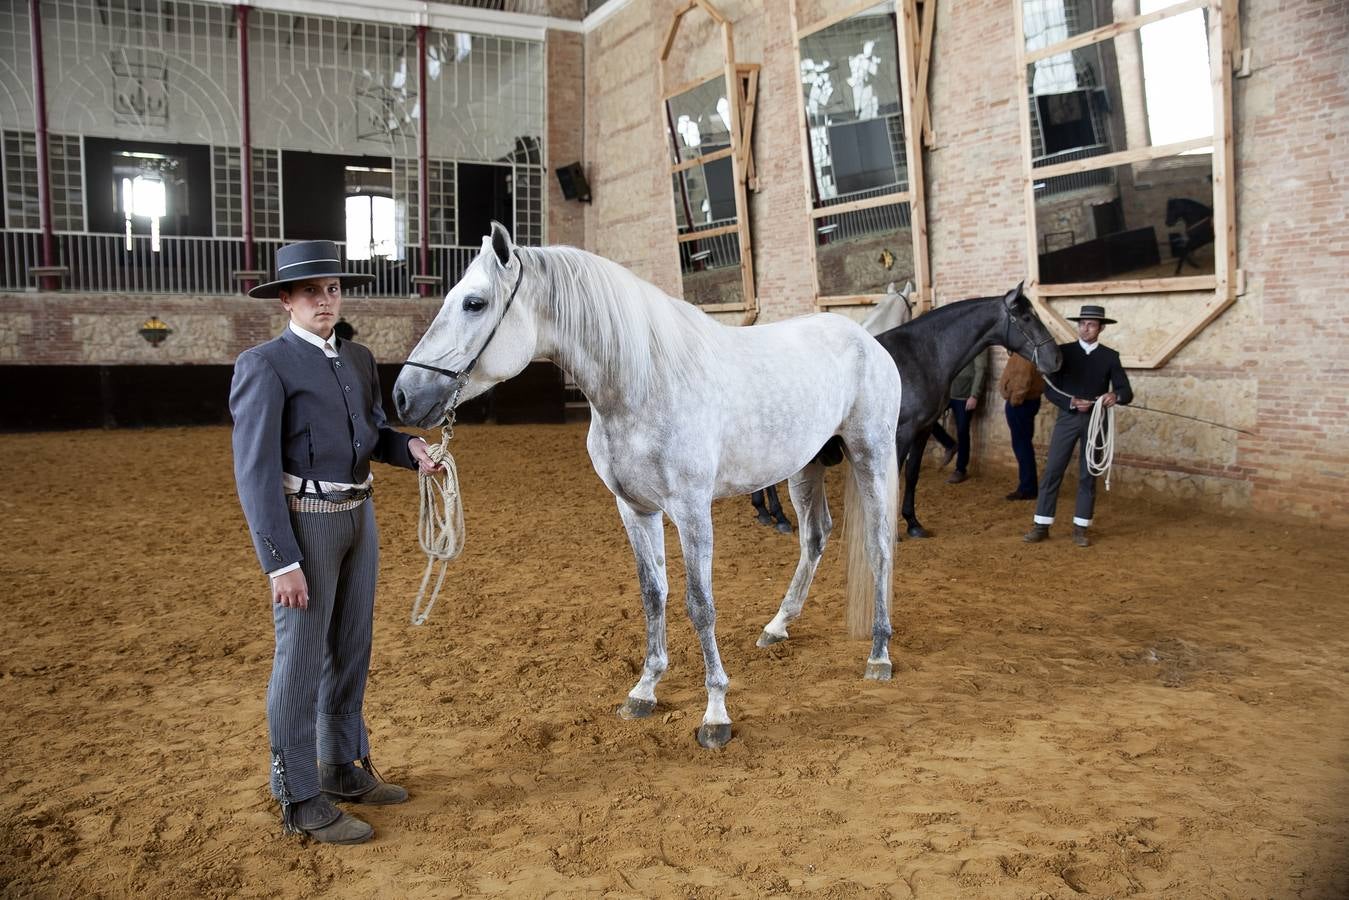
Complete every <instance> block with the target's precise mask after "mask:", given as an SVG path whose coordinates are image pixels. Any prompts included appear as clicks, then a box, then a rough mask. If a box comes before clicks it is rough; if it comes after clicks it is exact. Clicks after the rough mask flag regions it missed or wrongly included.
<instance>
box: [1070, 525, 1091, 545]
mask: <svg viewBox="0 0 1349 900" xmlns="http://www.w3.org/2000/svg"><path fill="white" fill-rule="evenodd" d="M1073 543H1074V544H1077V546H1079V547H1090V546H1091V538H1089V537H1087V526H1085V525H1074V526H1073Z"/></svg>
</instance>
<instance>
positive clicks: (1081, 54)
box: [1022, 0, 1215, 284]
mask: <svg viewBox="0 0 1349 900" xmlns="http://www.w3.org/2000/svg"><path fill="white" fill-rule="evenodd" d="M1174 5H1175V4H1174V3H1168V2H1164V0H1142V3H1141V6H1139V7H1138V9H1139V12H1140V13H1141V14H1147V13H1153V12H1157V11H1160V10H1165V9H1167V8H1168V7H1173V6H1174ZM1119 6H1120V5H1119V4H1102V3H1098V2H1091V0H1022V9H1023V26H1024V28H1025V32H1026V47H1027V49H1028V50H1029V51H1031V52H1030V53H1029V54H1028V58H1029V62H1028V64H1027V67H1026V84H1027V89H1028V93H1029V99H1030V104H1029V113H1030V138H1031V157H1032V166H1033V167H1034V169H1035V170H1036V172H1035V178H1034V179H1033V190H1034V195H1035V228H1036V243H1037V249H1038V258H1039V282H1040V283H1042V284H1064V283H1075V282H1099V281H1113V280H1131V279H1143V278H1161V277H1170V276H1175V275H1179V274H1185V275H1200V274H1203V275H1212V274H1213V273H1214V271H1215V267H1214V260H1213V246H1212V240H1213V231H1212V222H1211V218H1210V217H1211V215H1212V207H1213V186H1212V185H1213V171H1212V169H1213V165H1212V147H1211V146H1201V145H1208V144H1211V142H1212V135H1213V94H1212V85H1211V77H1210V73H1209V49H1208V33H1207V30H1206V27H1205V19H1204V14H1205V11H1204V10H1200V9H1191V10H1188V11H1185V12H1181V13H1179V14H1175V15H1168V16H1167V17H1166V18H1162V19H1160V20H1157V21H1149V22H1147V23H1146V24H1143V25H1141V27H1138V28H1135V29H1131V30H1126V31H1125V32H1124V33H1122V34H1118V35H1115V36H1113V37H1108V38H1105V39H1102V40H1100V41H1098V42H1096V43H1092V44H1088V45H1087V46H1083V47H1074V48H1071V49H1068V50H1064V51H1062V52H1053V48H1054V47H1055V46H1056V45H1057V44H1059V43H1060V42H1062V41H1064V40H1066V39H1068V38H1069V37H1071V36H1073V35H1076V34H1081V33H1085V32H1089V31H1091V30H1092V29H1094V28H1098V27H1101V26H1102V25H1106V24H1110V20H1111V16H1112V14H1113V13H1114V12H1115V11H1117V8H1118V7H1119ZM1154 147H1158V148H1165V150H1166V151H1170V152H1169V153H1166V154H1165V156H1163V157H1162V158H1143V159H1139V160H1138V161H1136V162H1130V163H1128V164H1124V165H1113V166H1112V165H1110V164H1109V162H1110V161H1109V160H1102V161H1101V162H1100V163H1099V164H1096V165H1093V164H1092V163H1091V162H1090V160H1091V159H1092V158H1094V157H1103V156H1107V155H1110V154H1119V153H1126V152H1129V151H1134V150H1138V149H1140V148H1144V149H1145V150H1146V149H1147V148H1154ZM1164 152H1165V151H1164ZM1078 161H1087V162H1078Z"/></svg>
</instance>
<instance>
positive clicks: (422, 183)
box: [417, 25, 431, 297]
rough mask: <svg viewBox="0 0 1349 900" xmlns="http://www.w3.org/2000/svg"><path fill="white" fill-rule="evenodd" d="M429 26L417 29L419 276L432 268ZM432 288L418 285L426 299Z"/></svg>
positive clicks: (420, 293)
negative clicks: (428, 94)
mask: <svg viewBox="0 0 1349 900" xmlns="http://www.w3.org/2000/svg"><path fill="white" fill-rule="evenodd" d="M426 31H427V29H426V26H425V25H418V26H417V94H418V96H417V108H418V109H419V110H421V119H420V121H418V123H417V222H418V223H419V224H420V225H421V232H422V233H421V235H420V237H421V244H422V252H421V265H420V266H419V267H418V270H417V274H419V275H430V274H431V272H430V271H429V270H430V268H431V185H430V182H429V178H430V168H431V167H430V164H429V162H428V158H427V152H426V120H427V115H426V107H427V102H426ZM430 292H431V285H429V284H419V285H417V294H418V295H419V296H422V297H425V296H427V295H428V294H429V293H430Z"/></svg>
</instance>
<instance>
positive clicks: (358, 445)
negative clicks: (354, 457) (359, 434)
mask: <svg viewBox="0 0 1349 900" xmlns="http://www.w3.org/2000/svg"><path fill="white" fill-rule="evenodd" d="M356 449H357V450H359V449H361V442H360V441H357V442H356Z"/></svg>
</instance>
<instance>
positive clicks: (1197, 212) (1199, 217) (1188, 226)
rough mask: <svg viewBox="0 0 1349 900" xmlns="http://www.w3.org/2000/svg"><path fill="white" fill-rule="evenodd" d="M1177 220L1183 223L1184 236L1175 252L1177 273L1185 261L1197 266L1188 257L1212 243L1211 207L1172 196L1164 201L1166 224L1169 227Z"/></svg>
mask: <svg viewBox="0 0 1349 900" xmlns="http://www.w3.org/2000/svg"><path fill="white" fill-rule="evenodd" d="M1177 222H1184V223H1185V236H1184V238H1183V239H1182V240H1181V243H1180V246H1179V248H1178V250H1179V252H1177V253H1176V274H1177V275H1179V274H1180V270H1181V269H1182V268H1183V267H1184V266H1185V264H1186V263H1187V262H1188V263H1189V264H1190V265H1192V266H1194V267H1195V268H1196V269H1197V268H1199V267H1200V266H1199V263H1197V262H1195V261H1194V260H1193V259H1191V258H1190V257H1191V256H1193V255H1194V251H1196V250H1198V249H1199V248H1200V247H1206V246H1208V245H1209V244H1211V243H1213V209H1212V208H1211V207H1208V206H1205V205H1204V204H1202V203H1200V202H1199V201H1198V200H1190V199H1187V198H1185V197H1172V198H1171V199H1170V200H1168V201H1166V225H1167V227H1168V228H1170V227H1173V226H1174V225H1175V224H1176V223H1177Z"/></svg>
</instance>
